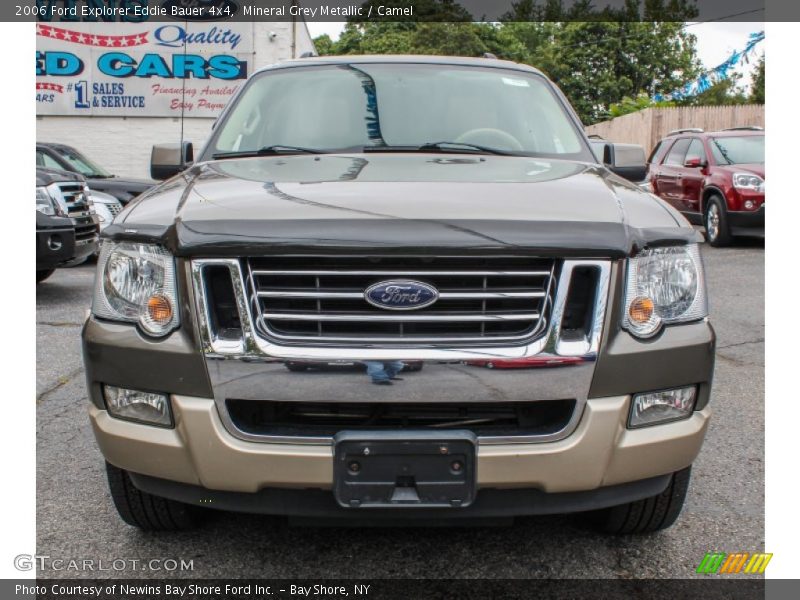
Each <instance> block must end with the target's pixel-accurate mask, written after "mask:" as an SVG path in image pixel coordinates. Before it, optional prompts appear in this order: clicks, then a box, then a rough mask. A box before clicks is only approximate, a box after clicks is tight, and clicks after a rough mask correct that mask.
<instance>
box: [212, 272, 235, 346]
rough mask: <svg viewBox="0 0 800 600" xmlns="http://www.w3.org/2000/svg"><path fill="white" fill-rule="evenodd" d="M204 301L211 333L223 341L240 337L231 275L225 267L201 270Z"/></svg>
mask: <svg viewBox="0 0 800 600" xmlns="http://www.w3.org/2000/svg"><path fill="white" fill-rule="evenodd" d="M203 281H204V284H205V287H206V301H207V302H208V312H209V314H210V317H209V318H210V319H211V331H212V332H213V333H214V335H216V337H218V338H219V339H223V340H236V339H240V338H241V337H242V324H241V322H240V321H239V310H238V308H237V306H236V296H235V294H234V292H233V282H232V281H231V273H230V270H229V269H228V267H227V266H207V267H205V268H204V269H203Z"/></svg>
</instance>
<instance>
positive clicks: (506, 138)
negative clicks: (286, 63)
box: [206, 64, 591, 160]
mask: <svg viewBox="0 0 800 600" xmlns="http://www.w3.org/2000/svg"><path fill="white" fill-rule="evenodd" d="M441 142H448V143H451V144H453V143H454V144H461V145H462V146H461V147H456V146H452V145H446V149H447V151H451V150H453V151H458V150H462V151H476V150H477V151H481V150H489V151H491V150H497V151H499V152H502V153H508V154H518V155H523V156H543V157H561V158H573V159H581V160H591V154H590V153H589V151H588V149H587V148H586V147H585V145H584V143H583V142H582V139H581V135H580V133H579V130H578V128H577V126H576V123H575V122H574V121H573V119H571V118H570V116H569V114H568V113H567V109H566V107H565V106H564V104H563V103H562V102H561V101H560V100H559V99H558V98H557V96H556V95H555V93H554V92H553V90H552V86H551V85H550V84H549V83H548V82H547V81H546V80H545V79H544V78H543V77H541V76H539V75H536V74H534V73H526V72H521V71H513V70H506V69H496V68H487V67H464V66H457V65H427V64H357V65H325V66H314V67H300V68H291V69H279V70H274V71H267V72H265V73H262V74H260V75H257V76H256V77H255V78H254V79H253V80H252V81H251V82H250V84H248V87H247V88H246V89H245V91H244V92H243V93H242V95H241V96H239V98H238V99H237V101H236V104H235V105H234V106H233V107H232V108H231V110H230V112H229V113H228V114H227V115H226V117H225V119H224V122H223V123H222V124H221V126H220V127H218V128H217V130H216V131H215V134H214V137H213V139H212V140H211V142H210V144H209V147H208V149H207V151H206V154H207V156H206V159H208V158H209V157H210V156H213V155H220V154H224V153H227V152H236V153H242V152H257V151H259V150H260V149H265V148H268V149H269V148H271V149H275V148H280V149H281V150H282V151H285V152H292V151H294V152H301V151H306V152H308V151H309V150H316V151H324V152H331V151H342V150H349V151H359V152H360V151H361V150H362V149H364V148H366V149H367V150H381V149H385V150H391V149H393V148H394V149H398V148H406V149H409V148H414V149H416V148H419V147H420V146H423V145H425V144H430V143H441ZM443 146H444V144H443ZM468 146H471V148H468ZM428 149H430V148H428ZM442 149H444V148H442Z"/></svg>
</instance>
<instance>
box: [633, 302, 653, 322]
mask: <svg viewBox="0 0 800 600" xmlns="http://www.w3.org/2000/svg"><path fill="white" fill-rule="evenodd" d="M654 308H655V307H654V305H653V301H652V300H651V299H650V298H646V297H644V296H639V297H638V298H634V299H633V302H631V305H630V308H628V316H629V317H630V319H631V321H633V322H634V323H647V322H648V321H649V320H650V319H651V317H652V316H653V309H654Z"/></svg>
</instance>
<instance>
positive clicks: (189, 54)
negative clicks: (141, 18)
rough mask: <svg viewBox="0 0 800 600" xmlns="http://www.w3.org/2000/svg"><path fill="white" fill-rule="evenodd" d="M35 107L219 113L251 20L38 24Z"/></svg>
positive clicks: (244, 56) (237, 73)
mask: <svg viewBox="0 0 800 600" xmlns="http://www.w3.org/2000/svg"><path fill="white" fill-rule="evenodd" d="M36 36H37V37H36V106H37V110H36V112H37V114H40V115H69V116H84V115H86V116H89V115H91V116H125V117H135V116H147V117H166V116H181V115H182V114H183V115H184V116H186V117H216V116H217V115H218V114H219V113H220V111H221V110H222V109H223V108H224V107H225V105H226V104H227V102H228V100H229V99H230V98H231V96H232V95H233V94H234V93H235V92H236V90H237V89H238V88H239V86H240V85H241V84H242V83H243V82H244V80H245V79H246V78H247V75H248V64H249V63H248V61H250V60H252V56H253V54H252V52H253V46H252V24H248V23H225V24H224V25H222V24H219V23H217V24H211V23H203V22H185V21H184V22H180V23H113V24H112V23H68V22H53V23H45V22H40V23H37V24H36Z"/></svg>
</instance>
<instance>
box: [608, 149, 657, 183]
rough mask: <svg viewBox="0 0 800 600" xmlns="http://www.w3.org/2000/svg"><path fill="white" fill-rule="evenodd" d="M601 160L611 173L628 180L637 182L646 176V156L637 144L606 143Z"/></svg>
mask: <svg viewBox="0 0 800 600" xmlns="http://www.w3.org/2000/svg"><path fill="white" fill-rule="evenodd" d="M603 162H604V163H605V165H606V167H608V169H609V170H610V171H611V172H612V173H614V174H616V175H619V176H620V177H622V178H623V179H627V180H628V181H633V182H635V183H638V182H640V181H643V180H644V178H645V177H646V176H647V158H646V157H645V154H644V148H643V147H642V146H639V145H638V144H610V143H609V144H606V147H605V151H604V152H603Z"/></svg>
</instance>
